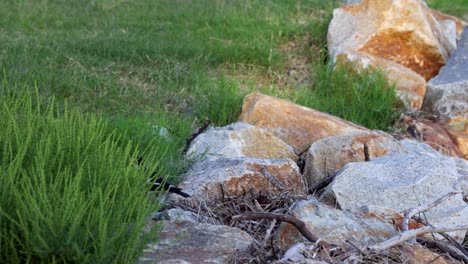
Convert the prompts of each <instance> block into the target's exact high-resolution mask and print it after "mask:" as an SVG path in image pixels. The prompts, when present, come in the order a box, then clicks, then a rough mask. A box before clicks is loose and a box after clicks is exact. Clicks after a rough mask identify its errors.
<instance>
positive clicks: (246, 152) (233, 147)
mask: <svg viewBox="0 0 468 264" xmlns="http://www.w3.org/2000/svg"><path fill="white" fill-rule="evenodd" d="M203 154H204V157H205V158H208V159H217V158H220V157H223V158H239V157H249V158H260V159H281V158H290V159H292V160H294V161H296V162H297V159H298V157H297V155H296V154H295V153H294V149H293V148H292V147H291V146H289V145H288V144H286V143H285V142H284V141H282V140H281V139H279V138H277V137H275V136H273V135H272V134H270V133H268V132H267V131H264V130H262V129H260V128H258V127H255V126H253V125H251V124H247V123H241V122H238V123H234V124H231V125H228V126H225V127H221V128H211V129H209V130H208V131H206V132H205V133H203V134H201V135H199V136H198V137H197V138H195V140H194V141H193V142H192V144H191V146H190V148H189V150H188V151H187V155H188V156H192V155H203Z"/></svg>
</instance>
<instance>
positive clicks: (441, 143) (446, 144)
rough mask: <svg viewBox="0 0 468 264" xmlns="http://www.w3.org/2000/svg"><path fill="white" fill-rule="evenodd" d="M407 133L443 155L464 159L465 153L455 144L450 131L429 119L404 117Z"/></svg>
mask: <svg viewBox="0 0 468 264" xmlns="http://www.w3.org/2000/svg"><path fill="white" fill-rule="evenodd" d="M402 120H404V123H405V126H406V127H407V128H406V132H407V133H408V134H410V135H411V136H412V137H413V138H415V139H417V140H419V141H422V142H424V143H426V144H428V145H430V146H431V147H433V148H434V149H436V150H437V151H439V152H440V153H442V154H443V155H446V156H452V157H457V158H463V153H462V152H461V151H460V149H459V148H458V146H457V145H456V144H455V143H454V142H453V140H452V138H451V136H450V133H449V130H448V129H447V128H446V127H445V126H444V125H442V124H439V123H437V122H435V121H432V120H429V119H418V118H412V117H410V116H404V117H403V118H402Z"/></svg>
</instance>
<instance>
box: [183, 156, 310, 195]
mask: <svg viewBox="0 0 468 264" xmlns="http://www.w3.org/2000/svg"><path fill="white" fill-rule="evenodd" d="M262 170H264V171H262ZM265 171H266V174H269V175H265V173H264V172H265ZM184 179H185V180H184V181H183V182H182V183H181V184H180V185H179V187H180V188H182V189H183V190H184V192H186V193H188V194H189V195H191V196H194V198H201V199H221V198H222V196H223V195H225V196H242V195H244V194H245V192H246V191H249V190H250V189H253V190H255V191H257V192H263V193H278V192H279V191H280V189H283V188H284V189H283V190H289V191H291V192H292V193H294V194H306V193H307V192H306V187H305V183H304V181H303V180H302V175H301V173H300V172H299V167H298V166H297V164H296V163H295V162H294V161H293V160H291V159H254V158H218V159H214V160H205V161H201V162H198V163H195V164H194V165H193V166H192V167H191V168H190V169H189V171H188V172H187V173H186V174H185V175H184Z"/></svg>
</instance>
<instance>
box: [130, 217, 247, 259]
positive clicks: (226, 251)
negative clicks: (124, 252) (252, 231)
mask: <svg viewBox="0 0 468 264" xmlns="http://www.w3.org/2000/svg"><path fill="white" fill-rule="evenodd" d="M253 241H254V239H253V238H252V237H251V236H250V235H249V234H247V233H245V232H244V231H242V230H240V229H237V228H234V227H229V226H224V225H210V224H194V223H190V222H184V221H163V229H162V231H161V232H160V233H159V234H158V235H157V237H155V242H153V243H150V244H149V245H148V247H147V248H146V249H145V250H144V251H143V252H144V253H143V256H142V257H140V258H139V259H138V261H137V262H136V263H138V264H143V263H165V264H168V263H191V264H196V263H200V264H201V263H203V264H205V263H212V264H215V263H216V264H217V263H219V264H221V263H227V262H228V261H229V260H230V259H232V258H233V257H234V256H235V254H236V252H238V251H247V250H248V249H249V248H250V246H252V243H253Z"/></svg>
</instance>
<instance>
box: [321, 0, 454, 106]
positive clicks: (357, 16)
mask: <svg viewBox="0 0 468 264" xmlns="http://www.w3.org/2000/svg"><path fill="white" fill-rule="evenodd" d="M434 13H435V15H434ZM458 25H463V22H462V21H460V20H459V19H456V18H453V17H450V16H445V15H443V14H442V13H440V12H433V11H432V10H431V9H430V8H429V7H427V4H426V3H425V2H424V1H420V0H366V1H363V2H361V3H359V4H355V5H350V6H344V7H342V8H338V9H335V10H334V12H333V19H332V21H331V23H330V26H329V29H328V47H329V51H330V56H331V57H332V58H334V59H335V60H336V59H337V58H339V57H340V58H344V59H348V58H351V59H352V60H351V61H355V62H356V61H357V62H359V63H358V64H360V67H362V66H366V68H367V67H371V68H382V69H383V70H384V71H385V72H386V73H387V75H388V76H387V77H388V81H389V84H393V83H395V82H396V90H397V91H401V92H403V93H405V94H409V95H410V98H409V99H411V101H410V102H408V103H407V105H409V106H412V107H414V108H420V107H421V102H422V98H423V96H424V90H423V89H424V88H423V85H424V82H423V80H426V81H427V80H429V79H430V78H432V77H434V76H435V75H436V74H437V73H438V72H439V69H440V67H442V66H443V65H444V64H445V62H446V60H447V59H448V57H449V56H450V54H451V53H452V52H453V50H454V49H455V45H456V38H457V34H456V32H457V26H458ZM369 58H372V59H369ZM395 64H399V65H401V66H402V67H397V66H395ZM415 73H416V74H417V75H420V76H422V77H423V79H420V78H417V77H416V76H415ZM411 97H415V98H411Z"/></svg>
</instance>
